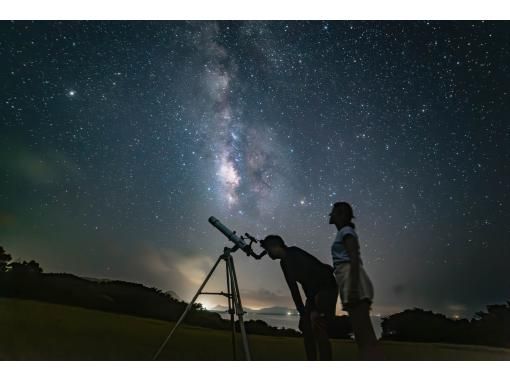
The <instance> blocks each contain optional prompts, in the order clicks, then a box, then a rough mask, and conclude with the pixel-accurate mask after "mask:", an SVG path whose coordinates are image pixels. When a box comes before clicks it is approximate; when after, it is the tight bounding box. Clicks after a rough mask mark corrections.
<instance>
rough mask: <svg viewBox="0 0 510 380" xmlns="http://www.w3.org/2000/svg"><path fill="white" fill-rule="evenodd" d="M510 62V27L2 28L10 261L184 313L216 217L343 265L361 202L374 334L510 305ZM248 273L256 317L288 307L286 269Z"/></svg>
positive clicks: (265, 265) (207, 258)
mask: <svg viewBox="0 0 510 380" xmlns="http://www.w3.org/2000/svg"><path fill="white" fill-rule="evenodd" d="M509 41H510V26H509V24H508V23H507V22H437V21H436V22H426V21H414V22H340V21H335V22H332V21H328V22H319V21H317V22H0V58H1V60H0V66H1V68H2V70H1V72H0V75H1V81H0V83H2V91H1V93H2V99H1V102H0V108H1V111H0V118H1V125H0V127H1V138H0V184H1V185H0V186H1V187H0V245H2V246H3V247H4V248H5V249H6V250H7V252H9V253H10V254H11V255H12V256H13V257H15V258H16V259H22V260H31V259H34V260H37V261H39V262H40V263H41V265H42V267H43V268H44V269H45V271H47V272H71V273H75V274H78V275H83V276H89V277H98V278H118V279H123V280H128V281H137V282H142V283H144V284H147V285H151V286H156V287H158V288H161V289H163V290H173V291H175V292H177V293H178V294H179V295H180V296H181V297H183V298H189V297H190V296H191V295H192V294H193V292H194V290H195V289H196V287H197V284H199V283H200V281H201V279H202V278H203V276H204V275H205V273H206V272H207V271H208V269H209V268H210V266H211V264H212V263H213V262H214V260H215V259H216V257H217V256H218V255H219V254H220V253H221V252H222V249H223V247H224V246H225V245H226V244H227V242H226V240H225V238H224V237H223V236H222V235H221V234H220V233H219V232H218V231H217V230H215V229H214V228H213V227H212V226H211V225H210V224H209V223H208V222H207V219H208V217H209V216H211V215H214V216H216V217H217V218H219V219H220V220H221V221H222V222H224V223H225V224H226V225H227V226H229V227H230V228H232V229H233V230H236V231H238V232H239V233H244V232H249V233H251V234H253V235H256V236H259V237H263V236H265V235H266V234H269V233H277V234H281V235H282V237H283V238H284V239H285V241H286V242H287V243H288V244H289V245H298V246H300V247H302V248H303V249H305V250H307V251H309V252H310V253H312V254H314V255H315V256H317V257H318V258H319V259H320V260H322V261H324V262H328V263H329V262H330V261H331V258H330V253H329V249H330V245H331V242H332V239H333V237H334V235H335V229H334V228H333V227H332V226H330V225H328V223H327V214H328V213H329V211H330V207H331V204H332V203H334V202H335V201H339V200H345V201H348V202H350V203H351V204H352V205H353V207H354V213H355V216H356V219H355V223H356V226H357V229H358V234H359V236H360V243H361V255H362V258H363V262H364V263H365V267H366V269H367V271H368V273H369V275H370V276H371V278H372V279H373V282H374V285H375V289H376V297H375V304H374V312H378V313H389V312H394V311H398V310H401V309H402V308H405V307H415V306H416V307H423V308H428V309H433V310H435V311H441V312H444V313H446V314H449V315H453V314H460V315H465V316H468V317H469V316H471V315H472V313H473V312H475V311H476V310H480V309H482V308H483V307H484V305H485V304H488V303H498V302H504V301H505V300H506V299H508V298H510V294H509V291H508V289H510V282H509V281H510V277H509V276H508V273H507V272H508V270H507V268H508V267H509V266H510V256H509V253H510V252H509V251H508V246H509V243H510V242H509V236H510V224H509V220H510V218H509V217H510V213H509V208H508V204H509V194H510V171H509V162H510V157H509V154H510V153H509V152H510V150H509V149H508V146H510V128H509V125H510V113H509V112H508V109H509V108H508V104H509V97H510V95H509V94H510V91H509V88H510V72H509V67H508V62H510V46H509V44H510V42H509ZM236 265H237V269H238V275H239V278H240V285H241V291H242V293H243V294H244V295H245V298H246V300H245V303H246V305H248V306H252V307H263V306H271V305H282V306H285V305H290V304H291V302H292V301H291V298H290V295H289V292H288V289H287V288H286V284H285V281H284V279H283V277H282V274H281V270H280V268H279V266H278V265H277V263H276V262H272V261H270V260H266V259H264V260H261V261H254V260H252V259H249V258H247V257H245V256H244V255H243V254H239V255H237V256H236ZM223 281H224V276H223V274H222V275H221V276H218V278H214V279H213V280H212V282H211V288H218V287H221V286H222V285H223ZM206 302H207V303H208V304H215V303H221V302H222V300H216V299H207V300H206Z"/></svg>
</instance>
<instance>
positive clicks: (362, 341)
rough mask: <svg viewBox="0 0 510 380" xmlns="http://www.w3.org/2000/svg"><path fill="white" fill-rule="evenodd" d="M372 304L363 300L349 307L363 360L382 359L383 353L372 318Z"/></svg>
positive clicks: (355, 336)
mask: <svg viewBox="0 0 510 380" xmlns="http://www.w3.org/2000/svg"><path fill="white" fill-rule="evenodd" d="M369 311H370V304H369V303H368V302H365V301H361V302H359V303H357V304H355V305H352V306H351V307H350V308H349V317H350V319H351V324H352V329H353V331H354V338H355V339H356V343H357V345H358V349H359V356H360V359H362V360H381V359H383V357H382V353H381V351H380V348H379V344H378V341H377V337H376V336H375V331H374V328H373V326H372V321H371V320H370V313H369Z"/></svg>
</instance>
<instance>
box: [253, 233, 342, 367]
mask: <svg viewBox="0 0 510 380" xmlns="http://www.w3.org/2000/svg"><path fill="white" fill-rule="evenodd" d="M260 245H261V246H262V247H263V248H264V249H265V250H266V251H267V253H268V255H269V257H271V259H273V260H276V259H279V260H280V266H281V268H282V271H283V274H284V276H285V280H286V281H287V284H288V286H289V289H290V293H291V295H292V299H293V300H294V303H295V304H296V309H297V310H298V312H299V316H300V318H299V329H300V330H301V332H302V333H303V337H304V341H305V351H306V357H307V359H308V360H317V346H318V348H319V356H320V360H331V359H332V354H331V343H330V342H329V337H328V321H329V319H330V318H332V317H334V315H335V308H336V300H337V297H338V288H337V285H336V281H335V277H334V276H333V268H332V267H331V266H329V265H327V264H323V263H322V262H320V261H319V260H318V259H317V258H315V257H314V256H312V255H311V254H309V253H308V252H306V251H303V250H302V249H301V248H298V247H287V246H286V245H285V242H284V241H283V239H282V238H281V237H280V236H278V235H269V236H267V237H266V238H265V239H264V240H262V241H260ZM297 283H299V284H301V287H302V288H303V291H304V293H305V295H306V302H305V304H303V301H302V299H301V294H300V293H299V289H298V286H297Z"/></svg>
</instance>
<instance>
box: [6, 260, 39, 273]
mask: <svg viewBox="0 0 510 380" xmlns="http://www.w3.org/2000/svg"><path fill="white" fill-rule="evenodd" d="M10 267H11V272H12V273H13V274H15V275H17V274H32V275H34V274H41V273H42V268H41V266H40V265H39V263H38V262H37V261H34V260H30V261H29V262H26V261H23V262H22V263H18V262H14V263H11V264H10Z"/></svg>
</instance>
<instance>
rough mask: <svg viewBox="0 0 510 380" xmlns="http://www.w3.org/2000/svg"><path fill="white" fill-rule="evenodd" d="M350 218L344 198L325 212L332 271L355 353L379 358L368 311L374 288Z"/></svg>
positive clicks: (364, 357)
mask: <svg viewBox="0 0 510 380" xmlns="http://www.w3.org/2000/svg"><path fill="white" fill-rule="evenodd" d="M353 218H354V215H353V212H352V207H351V205H350V204H349V203H347V202H337V203H335V204H334V205H333V209H332V210H331V213H330V214H329V224H334V225H335V226H336V228H337V235H336V238H335V241H334V242H333V245H332V246H331V255H332V256H333V266H334V268H335V270H334V274H335V278H336V282H337V284H338V291H339V293H340V300H341V301H342V306H343V309H344V310H345V311H347V312H348V313H349V317H350V320H351V324H352V329H353V331H354V337H355V339H356V343H357V345H358V350H359V356H360V358H361V359H362V360H377V359H382V353H381V351H380V348H379V346H378V341H377V337H376V336H375V332H374V328H373V326H372V322H371V320H370V314H369V312H370V305H371V304H372V300H373V298H374V288H373V286H372V282H371V281H370V278H369V277H368V275H367V273H366V272H365V269H364V268H363V263H362V262H361V258H360V253H359V242H358V235H357V234H356V231H355V225H354V223H352V219H353Z"/></svg>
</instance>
